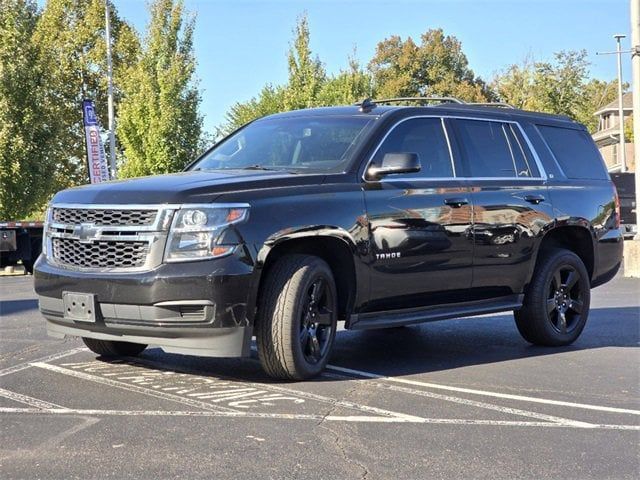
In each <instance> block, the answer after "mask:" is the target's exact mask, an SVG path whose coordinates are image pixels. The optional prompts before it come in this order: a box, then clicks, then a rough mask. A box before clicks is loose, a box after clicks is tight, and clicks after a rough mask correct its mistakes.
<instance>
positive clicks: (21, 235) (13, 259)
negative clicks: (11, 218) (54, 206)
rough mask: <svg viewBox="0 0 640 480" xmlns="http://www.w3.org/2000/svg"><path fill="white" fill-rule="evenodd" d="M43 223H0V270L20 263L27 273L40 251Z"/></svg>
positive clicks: (29, 271) (31, 269)
mask: <svg viewBox="0 0 640 480" xmlns="http://www.w3.org/2000/svg"><path fill="white" fill-rule="evenodd" d="M42 232H43V223H42V222H38V221H33V222H32V221H17V222H3V221H0V269H4V268H6V267H10V266H15V265H18V264H19V263H22V266H23V267H24V269H25V271H26V272H27V273H33V264H34V263H35V261H36V259H37V258H38V256H39V255H40V252H41V251H42Z"/></svg>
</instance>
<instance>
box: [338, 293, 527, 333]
mask: <svg viewBox="0 0 640 480" xmlns="http://www.w3.org/2000/svg"><path fill="white" fill-rule="evenodd" d="M523 299H524V295H509V296H506V297H500V298H494V299H491V300H482V301H474V302H462V303H452V304H447V305H437V306H432V307H421V308H410V309H403V310H387V311H383V312H370V313H369V312H368V313H360V314H356V315H351V317H350V318H349V322H348V323H347V326H346V328H348V329H350V330H370V329H374V328H389V327H400V326H403V325H415V324H416V323H423V322H435V321H437V320H446V319H448V318H459V317H471V316H474V315H484V314H487V313H497V312H506V311H509V310H518V309H519V308H521V307H522V301H523Z"/></svg>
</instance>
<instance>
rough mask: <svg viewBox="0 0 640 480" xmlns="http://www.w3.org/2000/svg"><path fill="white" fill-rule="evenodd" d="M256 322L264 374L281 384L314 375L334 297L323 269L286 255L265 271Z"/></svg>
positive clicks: (329, 339)
mask: <svg viewBox="0 0 640 480" xmlns="http://www.w3.org/2000/svg"><path fill="white" fill-rule="evenodd" d="M267 275H268V276H267V278H266V279H265V284H264V287H263V288H262V290H261V292H260V301H259V307H258V308H259V313H258V319H257V323H256V343H257V345H258V356H259V357H260V363H261V364H262V367H263V368H264V370H265V372H266V373H267V374H268V375H269V376H271V377H273V378H278V379H284V380H304V379H307V378H311V377H314V376H316V375H318V374H319V373H320V372H322V370H324V367H325V366H326V364H327V361H328V360H329V356H330V354H331V348H332V347H333V342H334V339H335V334H336V324H337V298H338V297H337V294H336V286H335V282H334V279H333V274H332V272H331V269H330V268H329V265H327V263H326V262H325V261H324V260H322V259H320V258H318V257H314V256H311V255H286V256H284V257H282V258H281V259H279V260H278V261H277V263H276V264H275V265H274V266H273V268H272V269H271V270H270V271H269V272H268V274H267Z"/></svg>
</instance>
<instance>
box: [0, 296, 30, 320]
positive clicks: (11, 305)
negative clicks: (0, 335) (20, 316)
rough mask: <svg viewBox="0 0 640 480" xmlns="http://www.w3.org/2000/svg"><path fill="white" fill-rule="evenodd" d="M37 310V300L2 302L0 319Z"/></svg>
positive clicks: (0, 303) (0, 304)
mask: <svg viewBox="0 0 640 480" xmlns="http://www.w3.org/2000/svg"><path fill="white" fill-rule="evenodd" d="M37 309H38V300H35V299H29V300H4V301H1V302H0V317H1V316H3V315H13V314H16V313H22V312H27V311H29V310H37Z"/></svg>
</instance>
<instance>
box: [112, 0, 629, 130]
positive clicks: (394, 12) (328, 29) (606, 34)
mask: <svg viewBox="0 0 640 480" xmlns="http://www.w3.org/2000/svg"><path fill="white" fill-rule="evenodd" d="M112 4H114V5H115V7H116V9H117V10H118V13H119V14H120V16H121V17H123V18H124V19H126V20H127V21H129V22H130V23H131V24H132V25H133V26H134V27H135V28H136V29H137V30H138V32H140V33H144V30H145V27H146V24H147V22H148V13H147V8H146V2H145V0H112ZM185 5H186V8H187V10H188V11H189V12H191V13H193V14H195V15H196V28H195V38H194V48H195V55H196V59H197V62H198V66H197V77H198V80H199V86H200V88H201V90H202V104H201V111H202V114H203V115H204V127H205V130H207V131H209V132H212V131H214V129H215V127H216V126H218V125H220V124H222V123H223V122H224V115H225V113H226V112H227V110H228V109H229V107H230V106H231V105H233V104H234V103H235V102H238V101H245V100H248V99H250V98H251V97H253V96H255V95H256V94H257V93H258V92H259V91H260V89H261V88H262V87H263V86H264V85H265V84H266V83H275V84H277V83H284V82H285V81H286V78H287V59H286V53H287V50H288V48H289V44H290V42H291V40H292V38H293V28H294V27H295V24H296V18H297V17H298V16H299V15H301V14H303V13H304V12H306V13H307V16H308V19H309V28H310V32H311V49H312V50H313V51H314V53H316V54H317V55H318V56H319V58H320V60H321V61H322V62H323V63H324V64H325V67H326V69H327V71H328V72H329V73H335V72H338V71H339V70H340V69H341V68H345V67H346V66H347V59H348V56H349V55H350V54H351V53H352V52H353V51H354V48H355V49H356V58H358V59H359V60H360V62H361V64H362V65H366V63H367V62H368V61H369V59H370V58H371V57H372V56H373V54H374V52H375V47H376V44H377V43H378V42H379V41H381V40H383V39H385V38H387V37H389V36H391V35H400V36H401V37H402V38H406V37H407V36H411V37H413V38H414V39H418V38H419V36H420V34H421V33H423V32H425V31H426V30H428V29H431V28H442V29H443V30H444V32H445V34H447V35H454V36H456V37H457V38H458V39H459V40H460V41H461V42H462V48H463V51H464V53H465V54H466V55H467V58H468V60H469V66H470V67H471V68H472V69H473V71H474V72H475V73H476V75H480V76H481V77H482V78H483V79H485V80H487V81H488V80H491V78H493V76H494V75H495V74H496V73H497V72H499V71H501V70H503V69H504V68H505V67H506V66H508V65H510V64H513V63H520V62H521V61H522V60H523V59H524V58H525V57H527V56H532V57H533V58H534V59H535V60H549V59H552V58H553V53H554V52H557V51H560V50H580V49H585V50H586V51H587V53H588V58H589V61H590V62H591V64H592V65H591V68H590V73H591V76H592V77H594V78H601V79H614V78H615V77H616V75H617V73H616V56H615V55H607V56H602V55H596V52H607V51H613V50H615V48H616V44H615V40H614V39H613V35H614V34H618V33H622V34H626V35H627V38H626V39H623V49H628V48H630V41H629V37H630V19H629V0H599V1H597V0H528V1H525V0H475V1H473V0H448V1H447V0H421V1H420V0H396V1H390V0H368V1H364V0H351V1H346V0H343V1H338V0H315V1H310V0H308V1H303V0H297V1H295V0H275V1H259V0H235V1H234V0H185ZM623 63H624V69H623V79H624V80H625V81H629V80H630V78H631V77H630V75H631V58H630V55H625V57H624V59H623Z"/></svg>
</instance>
